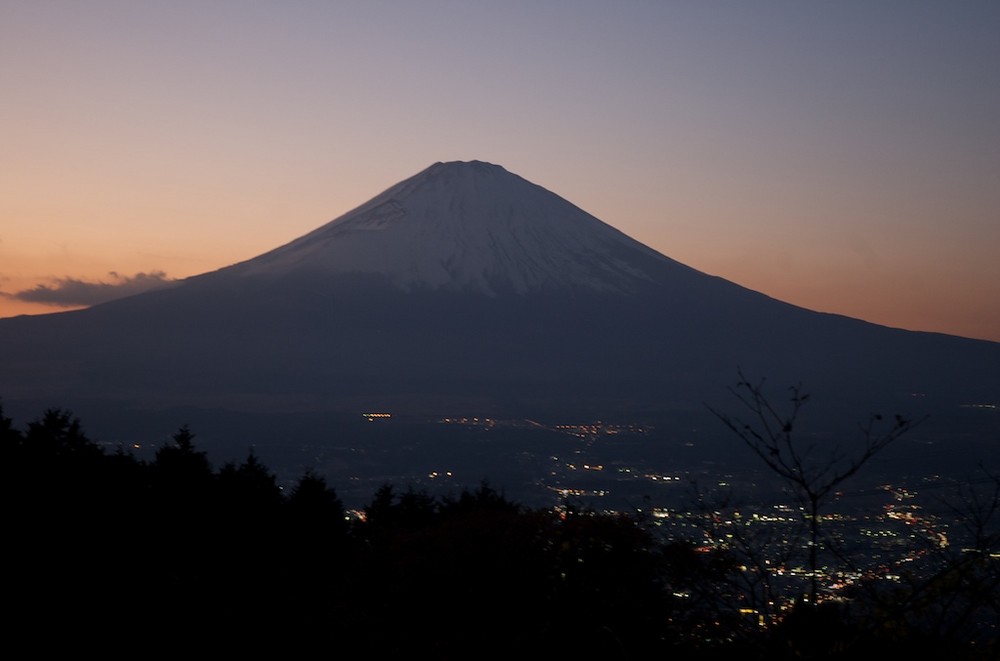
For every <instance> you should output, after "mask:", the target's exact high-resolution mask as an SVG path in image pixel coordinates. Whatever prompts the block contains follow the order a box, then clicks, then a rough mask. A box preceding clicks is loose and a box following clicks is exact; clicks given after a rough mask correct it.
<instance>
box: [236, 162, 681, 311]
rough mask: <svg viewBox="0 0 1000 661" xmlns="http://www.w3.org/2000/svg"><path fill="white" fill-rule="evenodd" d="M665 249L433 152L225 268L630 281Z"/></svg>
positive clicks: (526, 186) (586, 283)
mask: <svg viewBox="0 0 1000 661" xmlns="http://www.w3.org/2000/svg"><path fill="white" fill-rule="evenodd" d="M650 258H652V259H654V260H657V261H665V262H670V263H671V264H676V263H675V262H673V261H672V260H669V259H667V258H666V257H664V256H663V255H660V254H659V253H657V252H655V251H653V250H651V249H649V248H647V247H646V246H644V245H642V244H640V243H639V242H637V241H634V240H633V239H631V238H629V237H627V236H626V235H624V234H622V233H621V232H619V231H618V230H616V229H614V228H612V227H611V226H609V225H607V224H605V223H603V222H602V221H600V220H598V219H597V218H595V217H594V216H592V215H590V214H588V213H586V212H584V211H583V210H581V209H580V208H578V207H576V206H574V205H573V204H571V203H570V202H568V201H566V200H564V199H563V198H561V197H559V196H558V195H556V194H554V193H552V192H550V191H548V190H546V189H544V188H542V187H541V186H538V185H536V184H533V183H531V182H529V181H527V180H525V179H523V178H522V177H520V176H518V175H515V174H513V173H511V172H509V171H507V170H506V169H504V168H503V167H501V166H499V165H494V164H491V163H486V162H484V161H451V162H437V163H434V164H433V165H431V166H429V167H427V168H425V169H424V170H422V171H420V172H418V173H417V174H415V175H413V176H412V177H409V178H408V179H405V180H403V181H401V182H399V183H397V184H396V185H394V186H392V187H390V188H389V189H387V190H385V191H384V192H382V193H381V194H379V195H377V196H375V197H374V198H372V199H371V200H369V201H368V202H366V203H364V204H362V205H361V206H359V207H357V208H355V209H354V210H352V211H350V212H348V213H346V214H344V215H343V216H340V217H339V218H336V219H335V220H333V221H331V222H329V223H327V224H325V225H323V226H322V227H319V228H318V229H316V230H314V231H312V232H310V233H308V234H306V235H304V236H302V237H300V238H299V239H296V240H294V241H292V242H291V243H288V244H286V245H284V246H282V247H280V248H277V249H276V250H273V251H271V252H268V253H265V254H263V255H261V256H260V257H257V258H255V259H252V260H249V261H247V262H243V263H241V264H237V265H235V266H233V267H230V269H226V271H228V272H231V273H234V274H239V275H268V274H273V275H280V274H284V273H288V272H292V271H319V272H324V273H334V274H337V273H343V274H347V273H363V274H375V275H379V276H382V277H384V278H385V279H387V280H388V282H389V283H390V284H391V285H392V286H394V287H396V288H398V289H402V290H404V291H413V290H441V289H444V290H456V291H459V290H460V291H478V292H479V293H485V294H488V295H497V294H498V293H500V292H516V293H527V292H531V291H552V290H560V289H566V288H573V289H579V288H584V289H589V290H597V291H620V292H628V291H633V290H634V289H635V287H636V286H637V284H638V283H640V282H642V281H648V280H649V279H650V278H651V276H650V274H649V273H647V271H646V269H645V267H644V264H645V263H646V261H647V260H649V259H650Z"/></svg>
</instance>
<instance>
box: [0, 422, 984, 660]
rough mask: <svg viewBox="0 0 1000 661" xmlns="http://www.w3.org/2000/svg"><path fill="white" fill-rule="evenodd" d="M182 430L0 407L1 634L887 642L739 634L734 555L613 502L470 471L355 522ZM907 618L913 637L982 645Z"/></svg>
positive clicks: (772, 650)
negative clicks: (108, 424)
mask: <svg viewBox="0 0 1000 661" xmlns="http://www.w3.org/2000/svg"><path fill="white" fill-rule="evenodd" d="M194 440H195V437H194V435H193V434H192V433H191V431H190V430H189V429H187V428H186V427H183V428H181V429H180V430H178V432H177V433H176V434H175V435H174V436H173V438H172V440H171V442H169V443H167V444H165V445H164V446H163V447H161V448H159V450H158V451H157V452H156V454H155V457H154V459H152V460H151V461H141V460H138V459H136V458H135V457H134V456H132V455H131V454H129V453H127V452H124V451H122V450H118V451H115V452H111V453H109V452H107V451H106V450H105V449H104V448H102V447H101V446H100V445H98V444H96V443H94V442H92V441H91V440H90V439H88V438H87V436H86V434H85V432H84V430H83V427H82V425H81V424H80V422H79V421H78V420H77V419H76V418H74V417H73V416H72V415H71V414H70V413H68V412H66V411H61V410H49V411H46V412H45V413H44V414H43V415H42V416H41V417H40V418H39V419H38V420H37V421H34V422H32V423H30V424H29V425H28V428H27V430H26V431H24V432H22V431H20V430H18V429H15V428H14V427H13V425H12V424H11V421H10V420H9V419H7V418H5V417H4V416H3V414H2V409H0V460H2V462H0V470H2V471H3V474H2V475H3V480H2V492H0V493H2V496H0V497H2V501H3V522H4V528H5V530H4V548H5V551H6V553H5V560H4V569H5V571H4V580H3V585H4V590H3V598H4V604H5V606H6V608H5V612H6V613H7V615H6V616H5V618H4V631H5V633H6V636H5V639H6V641H7V642H8V645H9V646H12V648H17V647H18V646H20V645H30V646H31V649H32V650H33V652H34V653H37V654H42V653H44V652H52V653H58V652H67V651H72V652H73V653H84V652H96V653H101V654H104V655H107V656H118V655H122V656H124V655H128V656H130V657H135V656H145V655H148V654H150V653H172V652H173V653H190V652H193V651H197V652H202V653H213V652H214V653H220V654H226V655H234V654H246V653H254V654H265V653H274V654H284V655H286V656H287V655H296V654H300V653H302V654H304V653H310V654H323V655H332V656H338V655H343V654H346V653H347V652H348V651H349V650H356V651H357V652H359V653H360V654H363V655H364V656H366V657H369V658H372V657H374V658H381V657H388V656H389V655H395V654H403V653H406V654H408V655H418V656H426V657H429V658H435V659H451V658H510V657H513V656H524V655H527V654H531V655H544V654H553V655H555V654H559V655H560V656H564V655H567V654H576V655H578V656H581V657H583V658H623V659H625V658H643V657H651V656H654V655H655V656H662V657H664V658H674V659H684V658H716V657H721V656H724V655H725V656H729V657H732V656H734V655H737V656H738V655H742V656H744V657H745V658H775V659H782V658H816V659H819V658H848V656H854V655H858V654H860V653H861V652H862V651H865V650H883V651H884V650H888V649H893V647H892V646H893V645H896V644H897V642H898V639H897V638H895V637H893V635H895V632H883V631H880V630H879V629H878V627H872V626H868V625H869V624H870V622H871V621H872V618H874V617H875V615H874V614H873V613H874V610H875V607H874V606H872V608H871V609H869V611H868V612H867V614H866V617H867V618H868V620H866V621H863V622H861V623H859V622H858V621H857V618H855V617H853V616H852V615H851V614H850V613H848V612H847V610H846V609H842V608H839V607H833V606H831V607H830V608H829V609H822V610H821V609H802V610H799V611H795V612H793V613H792V614H791V615H790V616H788V617H786V618H784V619H783V620H781V621H780V622H779V623H778V624H777V625H776V626H774V627H771V628H769V629H767V630H765V631H760V632H758V633H757V634H755V635H752V636H746V635H737V631H738V630H739V628H740V625H739V622H738V621H737V620H736V619H735V618H734V617H733V614H732V613H730V614H728V615H727V614H726V613H724V612H723V610H722V609H721V608H720V604H722V603H723V602H724V600H723V599H721V598H718V597H717V595H719V594H720V593H721V591H722V590H724V589H725V588H724V586H726V585H731V584H732V581H729V580H728V578H727V577H728V576H729V575H731V574H732V573H733V572H734V571H736V570H737V568H736V565H735V564H734V562H733V561H732V560H731V558H729V557H727V555H726V554H725V552H721V551H720V552H715V553H705V552H701V551H698V550H696V549H695V548H694V546H693V545H691V544H688V543H685V542H676V541H675V542H670V543H666V542H664V541H662V540H659V539H658V538H657V537H656V536H655V535H654V534H652V533H651V532H650V530H649V529H647V527H646V526H645V525H644V524H643V522H642V521H640V520H637V519H634V518H631V517H628V516H624V515H611V514H602V513H596V512H593V511H589V510H586V509H581V508H574V507H569V506H566V507H561V508H555V509H552V510H540V509H531V508H526V507H523V506H521V505H520V504H518V503H516V502H512V501H511V500H509V499H508V498H506V497H505V496H504V495H503V494H502V493H501V492H498V491H497V490H495V489H494V488H492V487H491V486H490V485H489V484H487V483H483V484H481V485H479V486H478V487H477V488H475V489H466V490H464V491H462V492H461V493H460V494H459V495H457V496H454V497H432V496H430V495H428V494H426V493H424V492H420V491H416V490H414V489H412V488H408V489H406V490H402V491H400V490H397V488H396V487H394V486H392V485H389V484H387V485H385V486H383V487H382V488H381V489H379V490H378V491H377V492H376V493H374V494H373V497H372V500H371V502H370V504H369V505H368V506H367V507H365V508H364V511H363V512H362V513H360V515H359V516H353V517H349V516H348V513H347V512H345V510H344V506H343V504H342V502H341V500H340V498H339V497H338V496H337V493H336V491H335V490H334V488H332V487H331V486H330V485H328V484H327V483H326V481H325V479H324V478H322V477H321V476H318V475H315V474H312V473H306V474H305V475H303V476H302V477H301V478H300V479H299V480H298V482H297V484H296V485H295V486H294V488H293V489H291V491H290V492H289V493H285V492H283V491H282V490H281V489H280V488H279V487H278V486H277V484H276V481H275V477H274V475H273V474H271V473H270V471H269V470H268V469H267V467H266V466H264V465H263V464H261V463H260V461H259V460H258V459H257V458H256V457H255V456H254V454H253V453H252V452H251V453H250V454H248V456H247V458H246V459H245V460H244V461H243V462H241V463H239V464H227V465H225V466H223V467H221V468H220V469H217V470H216V469H214V468H213V467H212V466H211V465H210V464H209V462H208V460H207V459H206V456H205V454H204V453H203V452H200V451H198V450H197V449H196V445H195V442H194ZM956 569H957V568H956ZM935 587H936V589H941V588H940V587H939V586H935ZM943 598H945V597H942V599H943ZM907 633H908V635H911V636H912V640H919V641H920V645H921V648H922V649H923V650H933V649H937V648H939V647H940V648H942V649H943V648H945V647H947V649H948V653H949V658H970V659H971V658H988V657H987V656H981V657H976V656H974V655H973V653H972V652H974V651H976V650H977V649H979V648H976V647H969V646H968V645H966V646H963V641H956V640H955V639H954V638H953V637H948V636H945V635H943V634H940V633H939V632H936V631H924V630H919V631H918V630H914V629H912V628H911V629H910V630H908V631H907ZM890 634H892V635H890ZM921 636H922V637H921ZM896 649H901V648H898V647H897V648H896ZM966 652H968V654H966Z"/></svg>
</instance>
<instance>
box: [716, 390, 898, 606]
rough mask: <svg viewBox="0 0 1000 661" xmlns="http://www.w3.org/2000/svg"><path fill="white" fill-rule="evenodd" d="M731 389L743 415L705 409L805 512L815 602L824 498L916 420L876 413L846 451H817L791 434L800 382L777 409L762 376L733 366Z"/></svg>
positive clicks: (802, 395)
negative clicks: (757, 377) (784, 405)
mask: <svg viewBox="0 0 1000 661" xmlns="http://www.w3.org/2000/svg"><path fill="white" fill-rule="evenodd" d="M738 377H739V378H738V381H737V383H736V385H735V386H734V387H732V388H730V391H731V392H732V393H733V395H734V396H735V397H736V399H737V401H738V402H739V403H740V405H741V406H742V407H743V410H744V416H736V415H729V414H726V413H723V412H721V411H719V410H717V409H715V408H713V407H711V406H709V407H708V408H709V410H710V411H711V412H712V414H714V415H715V416H716V417H717V418H718V419H719V420H721V421H722V422H723V423H724V424H725V425H726V426H727V427H728V428H729V429H730V430H732V431H733V432H734V433H735V434H736V435H737V436H738V437H739V438H740V439H741V440H742V441H743V442H744V443H745V444H746V446H747V447H748V448H749V449H750V450H751V451H753V453H754V454H755V455H757V457H758V458H759V459H760V460H761V461H762V462H763V463H764V465H765V466H766V467H767V468H768V469H769V470H770V471H772V472H773V473H774V474H776V475H777V476H779V477H780V478H781V479H782V480H783V481H784V483H785V484H786V485H787V486H788V488H789V489H790V490H791V492H792V494H793V495H794V497H795V499H796V501H797V504H798V506H799V507H800V508H801V509H802V511H803V512H805V514H806V521H807V524H808V539H809V541H808V550H809V560H808V562H809V572H810V588H809V602H810V603H811V604H814V605H815V604H816V603H817V592H818V568H819V563H818V551H819V548H820V546H821V544H822V537H821V534H820V533H821V522H822V518H821V510H822V508H823V506H824V505H825V504H826V501H827V499H828V498H829V497H830V496H831V495H833V494H835V493H836V491H837V489H838V487H840V485H841V484H843V482H845V481H846V480H848V479H849V478H851V477H853V476H854V475H855V474H857V473H858V471H860V470H861V468H862V467H863V466H864V465H865V464H866V463H867V462H868V461H869V460H871V459H872V457H874V456H875V455H877V454H878V453H879V452H881V451H882V450H884V449H885V448H886V447H887V446H888V445H889V444H890V443H892V442H893V441H895V440H896V439H898V438H899V437H900V436H902V435H903V434H905V433H906V432H908V431H910V430H911V429H912V428H913V427H914V425H915V424H916V423H914V422H913V421H911V420H908V419H906V418H903V417H902V416H899V415H896V416H895V419H894V420H892V421H888V424H887V421H885V420H883V418H882V416H881V415H879V414H873V415H871V416H870V417H869V418H868V420H867V421H866V422H865V423H863V424H859V425H858V432H859V434H860V437H861V438H860V444H859V445H858V447H857V448H855V449H854V451H853V453H851V454H849V453H847V452H846V451H845V449H844V448H843V446H841V445H840V444H834V445H832V446H830V447H827V448H825V449H823V450H822V451H818V449H817V448H816V446H815V445H812V444H807V443H805V442H802V441H801V440H800V439H799V437H797V436H795V431H796V427H797V424H798V422H799V416H800V414H801V412H802V409H803V407H804V406H805V405H806V404H807V403H808V401H809V395H808V394H807V393H806V392H804V391H803V390H802V387H801V385H797V386H792V387H791V388H790V397H789V406H788V408H787V410H780V409H779V408H778V407H777V406H776V405H774V404H773V403H772V401H771V400H770V399H769V398H768V396H767V395H766V394H765V393H764V389H763V380H761V381H760V382H757V383H751V382H750V381H749V380H748V379H747V378H746V377H745V376H744V374H743V372H742V370H740V371H739V372H738Z"/></svg>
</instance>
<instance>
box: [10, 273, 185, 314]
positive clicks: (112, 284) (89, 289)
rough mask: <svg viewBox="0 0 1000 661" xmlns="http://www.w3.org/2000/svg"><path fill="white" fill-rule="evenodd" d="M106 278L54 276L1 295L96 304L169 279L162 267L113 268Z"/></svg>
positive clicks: (56, 303)
mask: <svg viewBox="0 0 1000 661" xmlns="http://www.w3.org/2000/svg"><path fill="white" fill-rule="evenodd" d="M108 275H109V276H110V281H109V282H105V281H98V282H88V281H86V280H78V279H77V278H58V279H56V280H55V282H54V284H51V285H38V286H36V287H33V288H32V289H24V290H21V291H19V292H15V293H13V294H4V295H5V296H7V297H9V298H13V299H17V300H19V301H24V302H26V303H41V304H42V305H53V306H57V307H74V306H78V305H97V304H98V303H104V302H106V301H111V300H114V299H116V298H123V297H125V296H131V295H133V294H139V293H141V292H144V291H149V290H150V289H158V288H160V287H165V286H167V285H170V284H171V283H173V282H176V281H175V280H174V279H172V278H168V277H167V274H166V273H164V272H163V271H152V272H150V273H136V274H135V275H120V274H118V273H115V272H114V271H112V272H110V273H109V274H108Z"/></svg>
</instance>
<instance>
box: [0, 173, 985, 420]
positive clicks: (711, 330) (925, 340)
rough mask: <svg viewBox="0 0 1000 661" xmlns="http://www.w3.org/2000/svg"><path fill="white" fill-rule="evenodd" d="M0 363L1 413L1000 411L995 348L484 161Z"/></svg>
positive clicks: (122, 306)
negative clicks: (810, 302)
mask: <svg viewBox="0 0 1000 661" xmlns="http://www.w3.org/2000/svg"><path fill="white" fill-rule="evenodd" d="M0 364H2V365H4V368H3V370H2V371H0V397H2V398H3V401H4V402H5V403H8V404H9V405H11V406H16V407H19V410H21V411H31V410H32V409H31V407H36V409H34V410H37V407H38V406H53V405H56V406H68V407H72V408H74V409H75V410H77V411H79V412H81V414H87V413H88V412H91V411H92V412H93V413H90V415H92V416H94V417H95V418H98V417H101V416H104V417H110V416H112V415H114V414H118V415H121V414H122V412H125V411H132V412H137V415H139V414H141V415H147V414H148V415H152V412H154V411H169V410H171V409H174V408H194V407H201V408H210V409H219V410H228V411H251V412H255V413H261V412H267V411H273V412H285V413H287V412H299V413H303V412H310V413H316V412H320V413H321V412H324V411H330V412H334V411H336V412H352V411H353V412H358V411H363V410H368V409H371V408H377V409H386V410H392V411H397V412H412V413H427V414H444V415H454V414H464V413H472V414H483V415H494V416H509V417H527V416H543V417H544V416H548V417H550V418H551V417H570V416H573V417H576V418H577V419H579V418H604V419H608V418H612V417H618V418H621V419H634V418H637V417H654V418H656V419H659V420H667V419H675V420H687V419H688V418H687V417H686V416H691V415H695V414H696V413H698V414H704V403H705V402H706V401H718V400H720V399H724V398H726V397H727V392H726V388H727V386H729V385H731V384H732V383H733V381H734V379H735V378H736V372H737V369H739V368H742V369H743V370H744V371H745V372H746V373H747V374H748V375H750V376H751V377H757V376H760V377H767V378H768V379H769V381H770V382H771V383H773V384H775V386H776V387H778V388H782V387H784V386H785V385H790V384H793V383H797V382H799V381H801V382H803V383H804V384H806V385H807V387H808V388H809V389H811V390H813V391H815V392H816V394H817V395H819V397H818V398H817V399H819V400H820V401H823V402H826V406H828V407H829V408H830V410H831V411H833V410H835V409H836V410H840V411H843V410H845V407H849V408H848V409H847V410H850V411H851V415H855V414H856V411H858V410H859V408H858V407H872V408H875V409H879V410H883V411H887V410H892V411H900V410H902V411H903V412H907V409H913V413H915V414H919V413H922V412H923V409H924V408H928V407H933V408H935V410H937V409H941V410H949V411H953V410H954V409H955V407H958V406H960V405H962V404H967V403H970V402H971V403H975V402H994V403H995V402H997V401H998V400H1000V344H997V343H991V342H983V341H976V340H969V339H964V338H957V337H951V336H945V335H939V334H930V333H914V332H908V331H901V330H896V329H889V328H885V327H881V326H877V325H874V324H869V323H866V322H863V321H860V320H855V319H849V318H846V317H841V316H837V315H828V314H820V313H816V312H812V311H809V310H804V309H802V308H799V307H796V306H792V305H789V304H786V303H783V302H781V301H777V300H775V299H772V298H770V297H767V296H765V295H763V294H760V293H758V292H754V291H751V290H748V289H745V288H743V287H740V286H738V285H735V284H733V283H730V282H727V281H725V280H723V279H720V278H717V277H712V276H709V275H706V274H703V273H700V272H698V271H696V270H694V269H691V268H689V267H687V266H685V265H683V264H680V263H678V262H676V261H674V260H672V259H670V258H668V257H666V256H664V255H662V254H660V253H658V252H656V251H654V250H652V249H650V248H648V247H646V246H644V245H642V244H640V243H638V242H636V241H634V240H633V239H631V238H629V237H627V236H626V235H624V234H622V233H621V232H619V231H618V230H615V229H614V228H612V227H611V226H609V225H606V224H605V223H603V222H602V221H600V220H598V219H596V218H594V217H593V216H591V215H589V214H587V213H585V212H583V211H582V210H580V209H579V208H577V207H575V206H574V205H572V204H571V203H569V202H567V201H566V200H563V199H562V198H560V197H558V196H557V195H555V194H553V193H551V192H549V191H547V190H545V189H544V188H541V187H539V186H537V185H535V184H532V183H530V182H527V181H525V180H524V179H522V178H520V177H518V176H516V175H514V174H511V173H509V172H507V171H506V170H504V169H503V168H501V167H498V166H495V165H490V164H486V163H480V162H471V163H438V164H435V165H433V166H431V167H429V168H427V169H426V170H424V171H423V172H420V173H418V174H417V175H415V176H413V177H411V178H409V179H407V180H405V181H403V182H400V183H399V184H397V185H395V186H393V187H391V188H389V189H387V190H386V191H385V192H383V193H382V194H380V195H378V196H376V197H375V198H373V199H372V200H371V201H369V202H367V203H366V204H363V205H361V206H360V207H358V208H357V209H355V210H353V211H351V212H349V213H347V214H345V215H343V216H341V217H340V218H338V219H336V220H334V221H332V222H330V223H328V224H326V225H324V226H323V227H320V228H318V229H317V230H315V231H313V232H311V233H309V234H306V235H305V236H303V237H301V238H299V239H296V240H294V241H292V242H290V243H288V244H287V245H284V246H282V247H279V248H277V249H275V250H273V251H270V252H268V253H265V254H263V255H261V256H259V257H256V258H253V259H250V260H248V261H245V262H242V263H239V264H235V265H232V266H230V267H227V268H223V269H220V270H218V271H214V272H211V273H206V274H203V275H200V276H196V277H193V278H189V279H187V280H185V281H182V282H180V283H178V284H177V285H176V286H174V287H171V288H169V289H163V290H159V291H154V292H148V293H145V294H141V295H137V296H133V297H130V298H126V299H121V300H117V301H112V302H110V303H106V304H103V305H99V306H95V307H93V308H90V309H87V310H81V311H76V312H68V313H62V314H56V315H45V316H40V317H22V318H16V319H5V320H0ZM915 393H916V394H919V395H920V397H919V398H915V397H914V394H915ZM861 410H863V411H867V410H868V409H867V408H862V409H861Z"/></svg>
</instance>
